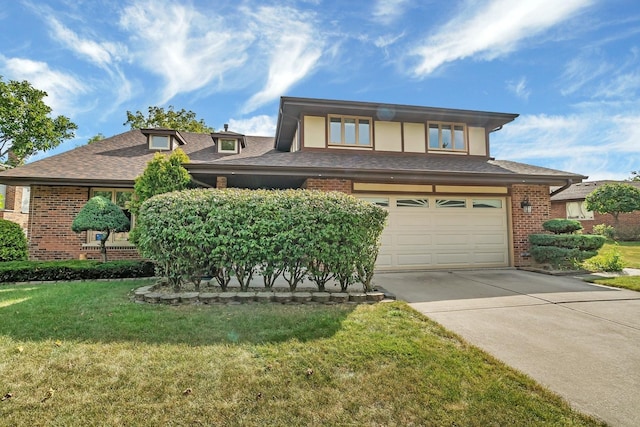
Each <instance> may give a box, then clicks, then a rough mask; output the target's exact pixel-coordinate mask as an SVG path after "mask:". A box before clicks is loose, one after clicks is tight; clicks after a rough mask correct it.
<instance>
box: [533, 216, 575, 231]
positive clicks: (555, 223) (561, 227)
mask: <svg viewBox="0 0 640 427" xmlns="http://www.w3.org/2000/svg"><path fill="white" fill-rule="evenodd" d="M542 228H544V229H545V230H547V231H550V232H551V233H554V234H568V233H575V232H576V231H580V230H582V224H580V221H577V220H575V219H564V218H555V219H550V220H548V221H545V222H543V223H542Z"/></svg>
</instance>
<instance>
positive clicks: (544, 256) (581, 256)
mask: <svg viewBox="0 0 640 427" xmlns="http://www.w3.org/2000/svg"><path fill="white" fill-rule="evenodd" d="M531 255H532V256H533V258H534V259H535V260H536V262H539V263H541V264H551V265H553V266H554V267H561V268H570V267H574V266H575V264H578V263H580V262H582V261H584V260H585V259H588V258H591V257H594V256H596V255H598V251H597V250H596V251H582V250H580V249H576V248H573V249H572V248H562V247H558V246H533V247H532V248H531Z"/></svg>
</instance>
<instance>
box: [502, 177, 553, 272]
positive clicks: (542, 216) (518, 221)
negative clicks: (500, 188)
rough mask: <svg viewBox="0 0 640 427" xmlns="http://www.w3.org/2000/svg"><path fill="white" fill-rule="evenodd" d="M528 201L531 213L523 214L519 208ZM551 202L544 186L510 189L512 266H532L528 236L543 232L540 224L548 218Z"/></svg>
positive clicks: (521, 186) (515, 186)
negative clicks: (523, 202)
mask: <svg viewBox="0 0 640 427" xmlns="http://www.w3.org/2000/svg"><path fill="white" fill-rule="evenodd" d="M525 198H526V199H527V200H529V203H530V204H531V206H532V209H531V213H530V214H528V213H525V212H524V211H523V209H522V207H521V206H520V203H522V201H523V200H525ZM550 212H551V201H550V199H549V187H548V186H546V185H522V184H517V185H513V186H512V187H511V221H512V228H513V258H514V259H513V264H514V266H515V267H526V266H530V265H532V264H534V261H533V258H531V257H530V256H529V234H533V233H540V232H543V231H544V229H543V228H542V223H543V222H545V221H546V220H548V219H549V218H550V216H549V215H550Z"/></svg>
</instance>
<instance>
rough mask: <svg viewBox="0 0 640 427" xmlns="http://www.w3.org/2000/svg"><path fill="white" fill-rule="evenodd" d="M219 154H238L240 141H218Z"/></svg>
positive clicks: (222, 139)
mask: <svg viewBox="0 0 640 427" xmlns="http://www.w3.org/2000/svg"><path fill="white" fill-rule="evenodd" d="M218 144H219V146H218V153H230V154H236V153H237V152H238V140H237V139H231V138H220V139H219V140H218Z"/></svg>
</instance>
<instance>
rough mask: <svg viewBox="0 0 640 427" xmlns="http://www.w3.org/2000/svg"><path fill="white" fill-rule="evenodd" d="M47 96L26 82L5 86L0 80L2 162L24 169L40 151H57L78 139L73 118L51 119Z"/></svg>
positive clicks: (59, 117)
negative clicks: (46, 101)
mask: <svg viewBox="0 0 640 427" xmlns="http://www.w3.org/2000/svg"><path fill="white" fill-rule="evenodd" d="M45 96H47V93H46V92H44V91H42V90H38V89H36V88H34V87H33V86H31V83H29V82H28V81H26V80H24V81H21V82H19V81H15V80H10V81H8V82H5V81H3V80H2V77H1V76H0V162H2V163H7V164H10V165H12V166H17V165H20V164H22V163H23V162H24V161H25V160H26V159H27V157H29V156H31V155H33V154H35V153H37V152H38V151H47V150H50V149H52V148H55V147H57V146H58V145H59V144H60V143H61V142H62V141H64V140H65V139H69V138H73V137H74V136H75V133H74V131H75V130H76V129H77V128H78V126H76V124H75V123H73V122H71V121H70V120H69V118H67V117H65V116H57V117H53V118H52V117H50V113H51V107H49V106H48V105H47V104H45V102H44V101H43V98H44V97H45ZM9 152H11V153H12V156H9Z"/></svg>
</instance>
